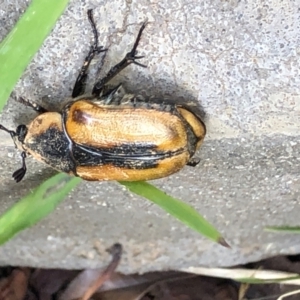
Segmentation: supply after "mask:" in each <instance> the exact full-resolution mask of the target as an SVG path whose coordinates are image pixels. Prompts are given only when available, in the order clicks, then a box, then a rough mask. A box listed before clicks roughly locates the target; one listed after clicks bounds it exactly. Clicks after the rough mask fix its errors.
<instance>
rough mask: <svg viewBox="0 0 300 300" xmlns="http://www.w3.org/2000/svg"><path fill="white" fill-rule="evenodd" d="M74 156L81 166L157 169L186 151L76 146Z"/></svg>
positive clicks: (125, 146) (124, 146) (147, 147)
mask: <svg viewBox="0 0 300 300" xmlns="http://www.w3.org/2000/svg"><path fill="white" fill-rule="evenodd" d="M73 151H74V152H73V155H74V158H75V160H76V162H77V164H78V165H80V166H101V165H106V164H110V165H112V166H116V167H123V168H127V169H148V168H155V167H156V166H157V165H158V164H159V162H160V161H161V160H163V159H165V158H168V157H172V156H176V155H178V154H180V153H182V152H183V151H184V149H178V150H176V151H166V152H162V151H155V147H154V146H140V147H138V146H137V145H128V144H126V145H122V146H118V147H113V148H110V149H107V148H105V149H100V148H92V147H86V146H82V145H77V144H74V148H73Z"/></svg>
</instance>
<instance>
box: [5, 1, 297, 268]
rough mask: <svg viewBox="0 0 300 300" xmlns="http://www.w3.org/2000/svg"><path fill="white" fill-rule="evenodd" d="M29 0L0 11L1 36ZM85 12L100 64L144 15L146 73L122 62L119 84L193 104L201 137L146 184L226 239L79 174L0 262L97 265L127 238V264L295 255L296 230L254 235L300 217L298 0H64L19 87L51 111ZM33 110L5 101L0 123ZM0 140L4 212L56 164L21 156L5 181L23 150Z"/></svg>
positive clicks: (67, 81)
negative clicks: (184, 160) (196, 160)
mask: <svg viewBox="0 0 300 300" xmlns="http://www.w3.org/2000/svg"><path fill="white" fill-rule="evenodd" d="M27 5H28V3H27V2H25V1H21V0H19V1H15V2H14V3H13V4H12V3H5V4H3V5H2V6H1V9H0V16H1V18H0V19H1V22H0V23H1V24H0V25H1V26H0V37H3V36H5V34H6V33H7V32H8V31H9V30H10V29H11V28H12V26H13V24H14V23H15V22H16V20H17V19H18V17H19V16H20V14H21V12H22V11H23V10H24V9H25V8H26V6H27ZM88 8H95V12H94V14H95V19H96V20H97V24H98V29H99V31H100V34H101V41H102V43H103V45H105V46H106V47H109V51H108V53H107V56H106V60H105V63H104V66H103V69H102V71H101V73H102V72H105V71H106V70H107V69H109V68H110V67H111V66H112V65H113V64H114V63H116V62H117V61H118V60H119V59H120V58H122V57H123V55H124V54H125V53H126V52H127V51H128V50H129V49H130V47H131V44H132V42H133V40H134V37H135V35H136V33H137V31H138V29H139V24H141V22H142V21H144V20H145V19H146V18H148V21H149V25H148V26H147V29H146V31H145V34H144V36H143V39H142V41H141V45H140V52H139V53H141V54H142V55H145V56H146V57H145V59H144V61H143V63H145V64H147V65H148V68H147V69H142V68H138V67H136V66H132V67H129V68H128V69H127V70H126V71H124V72H123V73H122V74H121V76H119V78H117V80H121V81H122V82H125V84H126V85H127V87H128V88H129V89H131V90H134V91H142V92H144V93H146V94H147V93H148V94H153V93H155V94H156V95H163V94H168V95H171V96H174V97H175V96H176V97H178V96H179V97H184V98H188V99H192V100H197V101H198V102H199V103H200V104H201V105H202V107H203V109H204V111H205V113H206V117H205V121H206V124H207V128H208V137H207V139H206V141H205V144H204V146H203V148H202V149H201V151H200V152H199V154H198V155H199V156H200V157H201V159H202V161H201V163H200V165H199V166H197V168H189V167H186V168H185V169H184V170H183V171H182V172H180V173H178V174H176V175H173V176H170V177H169V178H165V179H162V180H159V181H155V182H153V183H154V184H156V185H157V186H158V187H160V188H162V189H163V190H165V191H166V192H168V193H170V194H172V195H173V196H176V197H178V198H181V199H183V200H185V201H187V202H188V203H190V204H192V205H193V206H194V207H195V208H196V209H197V210H198V211H199V212H201V213H202V214H204V215H205V216H206V217H207V219H208V220H210V221H211V222H212V223H213V224H214V225H215V226H216V227H217V228H219V229H220V230H221V231H222V233H223V235H224V236H225V237H226V239H227V240H228V242H229V243H230V244H231V245H232V247H233V248H232V249H223V248H222V247H221V246H219V245H214V244H213V243H211V242H210V241H207V240H204V239H202V238H201V237H199V235H197V234H196V233H194V232H192V230H189V229H187V228H186V227H185V226H184V225H181V224H179V223H178V222H177V221H176V220H173V219H172V218H171V217H169V216H167V215H166V214H165V213H164V212H162V211H161V210H160V209H159V208H157V207H155V206H153V205H152V204H150V203H149V202H147V201H146V200H143V199H141V198H139V197H137V196H134V195H131V194H130V193H128V192H127V191H126V190H124V189H123V188H122V187H120V186H119V185H118V184H117V183H113V182H111V183H107V182H102V183H82V184H81V185H80V186H79V187H78V188H77V189H76V190H75V191H74V192H73V193H72V194H71V195H70V196H69V197H68V199H67V200H66V201H65V202H64V203H63V204H62V205H60V206H59V208H58V209H57V210H56V211H55V213H53V214H52V215H51V216H50V217H48V218H47V219H46V220H44V221H42V222H41V223H40V224H38V225H36V226H35V227H34V228H32V229H30V230H27V231H25V232H23V233H22V234H21V235H20V236H18V237H17V238H15V239H14V240H12V241H11V242H9V243H8V244H6V245H5V246H3V247H1V248H0V264H1V265H5V264H14V265H28V264H30V265H34V266H45V267H65V268H74V267H76V268H82V267H87V266H91V267H95V266H99V265H102V264H103V255H104V249H105V248H106V247H107V246H109V245H110V244H112V243H114V242H121V243H122V244H123V245H124V247H125V252H126V253H125V256H124V260H123V261H122V265H121V268H120V270H122V271H124V272H135V271H139V272H144V271H148V270H159V269H170V268H171V269H178V268H182V267H188V266H198V265H211V266H228V265H233V264H237V263H244V262H247V261H253V260H256V259H260V258H264V257H268V256H271V255H275V254H279V253H297V252H299V250H300V237H297V236H292V235H275V234H271V233H265V232H263V231H262V230H263V227H264V226H266V225H286V224H288V225H299V213H300V207H299V186H300V179H299V178H300V177H299V173H300V172H299V170H300V168H299V164H300V161H299V158H298V156H299V150H298V149H299V129H300V104H299V103H300V88H299V87H300V76H299V75H300V74H299V70H300V68H299V67H300V66H299V61H300V60H299V54H300V50H299V45H300V39H299V18H300V13H299V5H298V4H297V3H296V1H295V2H291V1H283V2H278V1H271V2H269V3H268V5H267V4H263V3H262V2H260V1H252V2H251V3H245V2H239V1H227V2H224V1H212V2H207V1H203V2H199V1H184V0H178V1H150V2H149V1H121V0H115V1H110V2H108V1H96V0H91V1H80V2H78V1H71V3H70V5H69V7H68V9H67V11H66V12H65V14H64V15H63V16H62V17H61V18H60V20H59V22H58V23H57V26H56V27H55V29H54V30H53V32H52V34H51V35H50V36H49V38H48V39H47V41H46V42H45V43H44V45H43V47H42V49H41V50H40V51H39V53H38V54H37V55H36V56H35V58H34V60H33V62H32V64H31V65H30V66H29V67H28V69H27V70H26V72H25V74H24V76H23V77H22V79H21V80H20V81H19V83H18V85H17V87H16V89H15V94H16V95H17V96H18V95H23V96H24V97H27V98H30V99H33V100H36V101H38V102H39V103H43V104H44V105H46V106H48V107H50V108H53V107H55V106H57V105H58V104H59V103H60V102H61V101H62V99H64V98H65V97H67V96H69V95H70V92H71V90H72V87H73V83H74V80H75V78H76V74H77V72H78V68H79V67H80V66H81V63H82V60H83V58H84V56H85V54H86V51H87V49H88V48H89V42H90V40H91V34H90V27H89V24H88V22H87V19H86V11H87V9H88ZM100 65H101V63H100ZM98 67H99V64H95V65H94V70H97V68H98ZM94 74H95V72H94ZM137 83H138V84H137ZM91 85H92V82H91V83H90V85H89V86H91ZM45 96H46V97H45ZM33 116H34V113H32V112H30V110H29V109H27V108H24V107H22V106H21V105H20V104H18V103H16V102H14V101H13V100H10V101H9V103H8V105H7V106H6V108H5V110H4V113H3V114H2V119H1V123H3V124H5V126H8V127H9V126H12V127H15V126H16V124H19V123H23V122H25V123H26V122H28V121H29V120H30V119H31V118H32V117H33ZM0 145H1V150H2V151H1V153H0V168H1V171H0V199H1V208H0V209H1V211H4V210H5V209H6V208H7V207H9V206H10V205H12V204H13V203H14V202H16V201H17V200H18V199H19V197H20V196H22V195H25V194H27V193H28V191H29V190H30V189H31V188H33V187H35V186H37V185H38V184H39V183H40V182H41V181H42V180H43V179H44V178H47V177H49V176H50V175H51V174H53V172H52V171H51V170H49V169H47V168H45V167H44V166H43V165H42V164H40V163H38V162H34V161H29V162H28V169H29V172H28V175H27V177H26V179H25V180H24V181H23V182H21V183H20V184H15V183H14V182H13V181H12V180H11V179H10V176H11V173H12V172H13V171H14V170H15V168H16V167H17V166H18V164H19V163H20V161H19V160H20V159H19V154H18V153H17V152H16V151H15V150H14V148H13V145H12V142H11V140H10V138H9V137H8V136H7V135H5V134H4V133H0ZM105 257H106V256H105Z"/></svg>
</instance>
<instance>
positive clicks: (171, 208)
mask: <svg viewBox="0 0 300 300" xmlns="http://www.w3.org/2000/svg"><path fill="white" fill-rule="evenodd" d="M119 183H120V184H122V185H124V186H126V187H127V188H128V189H129V190H130V191H131V192H133V193H135V194H137V195H140V196H142V197H144V198H146V199H148V200H150V201H152V202H153V203H155V204H157V205H158V206H160V207H161V208H162V209H164V210H165V211H166V212H168V213H169V214H171V215H172V216H173V217H175V218H177V219H178V220H180V221H181V222H182V223H184V224H186V225H187V226H189V227H190V228H192V229H194V230H196V231H197V232H199V233H200V234H202V235H204V236H205V237H207V238H209V239H211V240H213V241H215V242H218V243H220V244H221V245H223V246H227V247H228V244H227V243H226V241H225V240H224V239H223V238H222V236H221V235H220V233H219V232H218V231H217V230H216V229H215V228H214V227H213V226H212V225H211V224H210V223H209V222H208V221H206V220H205V219H204V218H203V217H202V216H201V215H200V214H199V213H198V212H197V211H196V210H195V209H194V208H192V207H191V206H189V205H188V204H186V203H184V202H182V201H180V200H178V199H175V198H173V197H171V196H169V195H167V194H166V193H164V192H163V191H161V190H159V189H158V188H156V187H155V186H153V185H151V184H150V183H147V182H143V181H139V182H127V181H122V182H119Z"/></svg>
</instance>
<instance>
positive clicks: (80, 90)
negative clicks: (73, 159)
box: [72, 9, 107, 98]
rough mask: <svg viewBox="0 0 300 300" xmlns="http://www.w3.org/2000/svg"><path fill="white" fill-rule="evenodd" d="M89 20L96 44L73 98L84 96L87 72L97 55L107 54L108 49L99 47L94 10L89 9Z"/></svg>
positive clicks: (84, 65) (88, 57) (91, 49)
mask: <svg viewBox="0 0 300 300" xmlns="http://www.w3.org/2000/svg"><path fill="white" fill-rule="evenodd" d="M87 15H88V19H89V21H90V24H91V26H92V30H93V34H94V43H93V45H92V46H91V47H90V51H89V53H88V55H87V56H86V57H85V59H84V62H83V65H82V67H81V69H80V72H79V75H78V77H77V79H76V82H75V85H74V87H73V92H72V97H73V98H75V97H78V96H80V95H82V94H84V90H85V85H86V80H87V76H88V74H87V72H88V68H89V66H90V63H91V61H92V60H93V58H94V57H95V55H96V54H99V53H101V52H105V51H106V50H107V49H103V46H98V31H97V28H96V24H95V21H94V18H93V10H92V9H89V10H88V12H87Z"/></svg>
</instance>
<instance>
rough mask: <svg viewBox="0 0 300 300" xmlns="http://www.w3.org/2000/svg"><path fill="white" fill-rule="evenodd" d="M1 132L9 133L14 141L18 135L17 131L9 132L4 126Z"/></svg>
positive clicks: (0, 127)
mask: <svg viewBox="0 0 300 300" xmlns="http://www.w3.org/2000/svg"><path fill="white" fill-rule="evenodd" d="M0 130H4V131H6V132H7V133H9V134H10V136H11V138H12V139H14V137H15V136H16V135H17V133H16V132H15V131H13V130H9V129H7V128H6V127H4V126H3V125H0Z"/></svg>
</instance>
